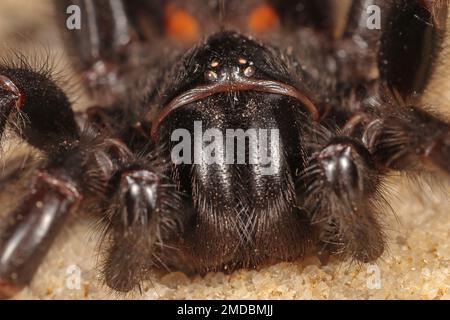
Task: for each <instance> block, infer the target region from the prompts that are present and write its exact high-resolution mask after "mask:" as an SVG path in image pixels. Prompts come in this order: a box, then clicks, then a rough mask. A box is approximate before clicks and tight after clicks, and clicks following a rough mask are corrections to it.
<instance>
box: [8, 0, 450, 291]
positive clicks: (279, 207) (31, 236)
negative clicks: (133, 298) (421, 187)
mask: <svg viewBox="0 0 450 320" xmlns="http://www.w3.org/2000/svg"><path fill="white" fill-rule="evenodd" d="M337 3H338V2H337V1H332V0H320V1H319V0H318V1H309V0H308V1H306V0H289V1H279V0H267V1H263V0H248V1H237V0H230V1H218V0H208V1H203V0H193V1H181V0H166V1H156V0H154V1H152V0H146V1H144V0H143V1H139V0H134V1H122V0H96V1H92V0H63V1H61V0H59V1H55V5H54V7H55V12H56V14H57V17H58V19H57V23H58V24H59V28H60V29H61V30H63V32H62V36H63V38H64V39H65V40H66V41H65V43H66V49H67V53H68V54H69V55H70V56H72V57H73V59H72V60H73V66H74V69H75V70H77V71H78V72H79V74H80V78H81V79H82V82H83V84H84V85H85V89H86V91H87V95H88V96H89V97H90V99H91V101H92V103H91V105H87V106H86V110H85V111H83V112H74V111H73V110H72V102H71V101H70V99H69V98H68V95H67V94H66V93H65V92H64V91H63V90H62V89H61V88H60V86H59V85H58V84H57V81H55V80H54V78H53V77H52V75H51V70H46V69H44V68H42V69H41V70H35V69H33V68H31V67H30V66H29V65H28V64H27V63H26V62H24V61H23V59H21V60H22V61H21V62H19V63H3V64H2V65H1V66H0V113H1V117H0V134H2V135H3V134H4V132H5V130H6V129H7V128H10V129H11V130H13V131H15V132H16V133H17V134H18V135H19V136H20V137H21V138H22V139H23V140H24V141H26V142H27V143H28V144H30V145H31V146H33V147H34V148H36V149H38V150H40V151H41V152H42V154H43V155H45V159H44V160H43V161H41V162H40V163H39V165H38V166H37V168H36V170H35V172H34V174H33V178H32V180H31V182H30V185H29V187H28V191H27V194H26V195H25V196H24V197H23V199H21V201H20V203H19V205H18V206H17V207H16V208H15V209H13V210H12V211H11V212H9V213H8V215H7V216H6V218H4V219H3V221H2V228H1V231H0V293H1V295H2V296H3V297H5V298H8V297H11V296H13V295H14V294H15V293H17V292H18V291H19V290H21V289H22V288H24V287H25V286H27V285H28V284H29V283H30V281H31V280H32V278H33V275H34V273H35V272H36V270H37V268H38V266H39V265H40V263H41V262H42V260H43V259H44V257H45V255H46V253H47V251H48V249H49V247H50V246H51V244H52V241H53V240H54V238H55V236H56V235H57V234H58V232H59V230H60V229H61V227H62V226H63V225H64V222H65V221H66V219H67V217H68V216H69V215H70V214H71V213H73V212H74V211H76V210H81V209H84V210H89V212H91V213H92V214H93V215H95V216H97V217H98V219H99V223H100V224H101V225H102V226H103V238H102V242H101V247H102V252H103V256H104V257H105V258H104V260H103V262H102V265H101V269H102V274H103V277H104V280H105V282H106V284H107V285H108V286H109V287H111V288H112V289H114V290H116V291H119V292H129V291H131V290H134V289H136V288H139V286H140V284H141V283H142V281H143V280H145V279H147V278H148V276H149V273H150V271H151V270H153V269H163V268H167V269H169V270H181V271H183V272H186V273H198V274H205V273H206V272H210V271H226V272H232V271H233V270H236V269H238V268H257V267H258V266H261V265H263V264H267V263H274V262H277V261H292V260H296V259H300V258H302V257H304V256H305V255H306V254H307V253H310V252H313V253H316V254H317V255H318V256H320V257H321V259H323V261H324V262H326V261H327V259H328V257H329V256H337V257H339V258H349V259H351V260H355V261H359V262H362V263H368V262H372V261H374V260H376V259H377V258H379V257H380V256H381V255H382V254H383V252H384V249H385V246H386V241H385V235H384V233H383V226H382V217H383V213H385V210H386V209H385V205H384V204H385V201H384V200H383V194H382V192H383V178H384V177H385V176H386V175H387V174H389V172H392V171H404V172H408V173H410V174H419V173H421V172H430V173H433V174H435V175H448V174H449V173H450V162H449V161H448V159H450V127H449V124H448V122H446V120H444V119H441V118H440V117H439V116H438V115H436V114H434V113H433V112H432V111H428V110H425V109H424V108H423V107H421V105H420V103H419V102H418V101H419V100H420V97H421V94H422V92H423V91H424V88H425V86H426V84H427V81H428V80H429V78H430V74H431V73H432V71H433V67H434V66H435V60H436V59H435V58H436V57H437V56H438V54H439V52H440V50H441V40H442V37H443V34H444V32H445V28H444V25H445V17H446V15H447V2H446V1H430V0H417V1H406V0H397V1H385V0H383V1H381V0H369V1H367V0H344V1H339V4H337ZM68 13H74V14H75V15H74V16H73V17H71V16H68ZM77 14H78V16H79V17H80V20H79V22H80V26H79V28H76V27H75V28H68V26H69V24H68V21H69V20H68V19H72V18H73V19H76V18H77V16H76V15H77ZM372 14H373V16H372ZM377 14H378V16H377ZM370 19H375V20H376V19H379V21H378V23H379V26H378V27H376V26H377V24H376V23H374V25H373V26H375V27H373V28H372V27H369V24H368V21H369V20H370ZM74 21H76V20H74ZM74 25H75V26H76V23H74ZM198 123H200V124H201V125H202V126H201V127H200V129H198V127H197V124H198ZM252 129H254V131H249V130H252ZM180 130H181V131H180ZM229 130H242V132H244V133H246V134H245V135H244V137H243V138H242V137H241V138H242V139H239V138H238V137H237V136H232V139H231V140H230V141H231V145H232V146H237V145H238V144H240V146H241V147H242V149H238V148H237V147H236V148H235V149H232V151H229V150H228V149H227V148H225V147H226V144H227V143H228V142H230V141H228V140H227V143H225V140H223V139H220V134H225V133H228V132H229ZM258 130H260V131H258ZM263 130H266V131H263ZM269 131H270V132H272V133H273V132H275V133H276V134H275V135H273V136H272V135H271V136H270V139H269V138H267V140H268V141H269V144H270V146H269V148H268V150H265V151H267V152H268V153H267V154H268V155H269V159H270V161H269V162H263V161H262V158H261V157H260V154H259V151H260V150H259V149H257V148H255V147H254V146H253V148H252V141H251V140H252V138H254V137H255V135H251V134H249V132H257V133H258V134H257V135H256V136H258V137H260V136H264V135H263V134H262V133H263V132H269ZM176 132H182V133H187V134H188V135H189V136H190V137H193V139H190V140H187V143H186V144H185V145H186V146H187V147H192V148H191V149H190V150H191V152H190V153H189V152H188V150H189V148H186V149H183V152H180V154H179V155H181V154H182V158H183V159H185V160H186V159H187V161H184V162H177V161H174V158H173V154H174V152H173V151H174V150H175V149H177V150H179V144H178V143H179V142H180V139H174V135H175V138H177V137H178V138H180V137H181V135H176V134H175V133H176ZM207 132H209V133H210V135H209V136H207V137H206V138H205V134H206V133H207ZM236 132H237V131H234V133H235V134H236ZM198 133H200V137H199V136H198V135H196V134H198ZM211 133H215V134H211ZM258 142H261V141H258ZM266 142H267V141H266ZM227 146H228V145H227ZM258 146H259V143H258ZM266 149H267V148H266ZM211 150H212V152H211ZM242 150H243V151H242ZM239 152H241V153H242V152H243V153H242V154H240V155H241V156H242V159H240V160H243V161H242V162H239V163H238V162H236V159H237V158H238V156H239ZM211 157H212V158H214V160H215V161H213V162H209V161H208V159H209V158H211ZM193 159H197V160H199V159H200V160H199V161H192V160H193ZM190 160H191V161H190ZM228 160H231V161H228ZM233 160H234V162H233ZM251 160H252V161H251ZM267 164H269V169H270V170H269V171H265V170H264V169H267ZM30 166H31V164H30ZM20 178H22V172H21V170H20V168H18V166H17V160H16V161H14V160H13V161H10V162H7V164H6V167H5V170H4V173H3V174H2V176H1V179H0V182H1V184H2V185H5V184H7V185H8V184H10V183H12V182H13V181H16V180H18V179H20Z"/></svg>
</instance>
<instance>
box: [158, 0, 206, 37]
mask: <svg viewBox="0 0 450 320" xmlns="http://www.w3.org/2000/svg"><path fill="white" fill-rule="evenodd" d="M165 28H166V33H167V34H168V35H169V36H170V37H172V38H174V39H176V40H179V41H182V42H185V43H186V42H187V43H189V42H194V41H196V40H197V39H198V37H199V24H198V21H197V19H196V18H195V17H194V16H193V15H192V14H190V13H189V12H188V11H187V10H184V9H181V8H178V7H176V6H175V5H173V4H168V5H167V6H166V7H165Z"/></svg>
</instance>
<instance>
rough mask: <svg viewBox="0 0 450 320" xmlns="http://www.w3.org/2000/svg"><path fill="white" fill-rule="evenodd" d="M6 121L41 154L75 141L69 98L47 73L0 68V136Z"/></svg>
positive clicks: (24, 68)
mask: <svg viewBox="0 0 450 320" xmlns="http://www.w3.org/2000/svg"><path fill="white" fill-rule="evenodd" d="M8 122H9V123H10V124H11V125H12V127H13V128H14V129H15V130H16V132H18V133H19V134H20V135H21V137H22V138H23V139H25V140H26V141H27V142H28V143H29V144H31V145H32V146H34V147H36V148H38V149H41V150H43V151H44V152H50V150H51V149H52V148H54V147H56V146H59V145H60V144H63V143H70V142H71V141H74V140H76V139H78V127H77V124H76V122H75V119H74V113H73V111H72V108H71V104H70V101H69V99H68V98H67V97H66V95H65V94H64V93H63V92H62V90H61V89H60V88H59V87H58V86H57V85H56V84H55V83H54V82H53V81H52V80H51V79H50V77H49V76H48V75H47V74H45V73H37V72H34V71H31V70H30V69H28V68H27V67H7V66H2V65H0V134H3V132H4V129H5V127H6V125H7V123H8Z"/></svg>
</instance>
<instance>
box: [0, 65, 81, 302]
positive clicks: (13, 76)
mask: <svg viewBox="0 0 450 320" xmlns="http://www.w3.org/2000/svg"><path fill="white" fill-rule="evenodd" d="M0 113H1V118H2V119H3V120H2V122H1V127H0V131H1V132H3V130H4V128H5V125H6V123H7V122H9V123H10V124H11V125H12V127H13V128H14V129H16V131H17V132H18V133H19V134H20V135H21V137H22V138H24V140H26V141H27V142H28V143H30V144H31V145H33V146H34V147H36V148H38V149H40V150H42V151H43V152H44V153H45V154H46V155H47V156H48V158H49V159H50V161H49V162H50V163H51V164H49V165H48V166H47V168H46V169H42V170H40V171H39V172H38V175H37V177H36V178H35V181H34V182H32V183H31V186H30V189H29V192H28V195H26V196H25V198H24V199H23V201H22V204H21V205H19V206H18V208H17V209H16V210H13V211H12V212H11V213H10V214H9V215H8V216H7V217H6V218H5V220H4V222H5V223H2V230H1V232H0V295H1V296H4V297H8V296H10V295H11V294H13V293H14V292H15V291H17V290H20V289H21V288H22V287H23V286H25V285H27V284H28V283H29V281H30V280H31V278H32V276H33V274H34V273H35V271H36V269H37V268H38V266H39V264H40V262H41V261H42V259H43V257H44V256H45V254H46V252H47V250H48V248H49V247H50V245H51V243H52V240H53V239H54V237H55V236H56V234H57V233H58V230H59V229H60V228H61V226H62V224H63V222H64V220H65V218H66V217H67V215H68V213H69V212H70V211H71V209H72V208H73V207H74V206H75V205H76V203H77V202H78V201H79V200H80V195H79V192H78V191H77V187H76V186H75V185H74V182H73V180H74V179H73V178H74V177H77V176H78V175H79V174H80V172H79V171H76V170H75V169H76V168H77V166H74V162H67V161H64V159H65V155H67V154H70V150H72V148H73V147H72V146H73V145H76V143H77V140H78V138H79V136H78V128H77V126H76V124H75V120H74V116H73V112H72V109H71V105H70V102H69V100H68V99H67V97H66V96H65V94H64V93H63V92H62V91H61V90H60V89H59V88H58V87H57V86H56V84H54V82H53V81H52V80H51V79H50V78H49V77H48V76H47V75H46V74H42V73H36V72H33V71H31V70H29V69H27V68H25V67H23V68H9V67H5V66H0ZM18 119H21V120H23V123H22V124H18V123H17V121H18ZM75 163H76V161H75ZM6 172H8V170H6ZM16 176H17V170H16V169H15V168H12V171H11V176H10V177H9V178H11V179H13V180H14V179H15V177H16ZM5 183H6V182H5Z"/></svg>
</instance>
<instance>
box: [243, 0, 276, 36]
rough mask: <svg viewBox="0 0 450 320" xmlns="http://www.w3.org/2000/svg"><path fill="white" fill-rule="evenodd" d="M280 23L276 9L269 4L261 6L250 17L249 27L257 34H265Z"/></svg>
mask: <svg viewBox="0 0 450 320" xmlns="http://www.w3.org/2000/svg"><path fill="white" fill-rule="evenodd" d="M278 21H279V17H278V14H277V12H276V11H275V9H274V8H273V7H272V6H270V5H268V4H265V3H264V4H260V5H258V6H257V7H256V8H254V9H253V10H252V11H251V12H250V15H249V16H248V26H249V28H250V29H251V30H252V31H254V32H256V33H263V32H266V31H269V30H271V29H273V28H274V27H275V26H276V25H277V24H278Z"/></svg>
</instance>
